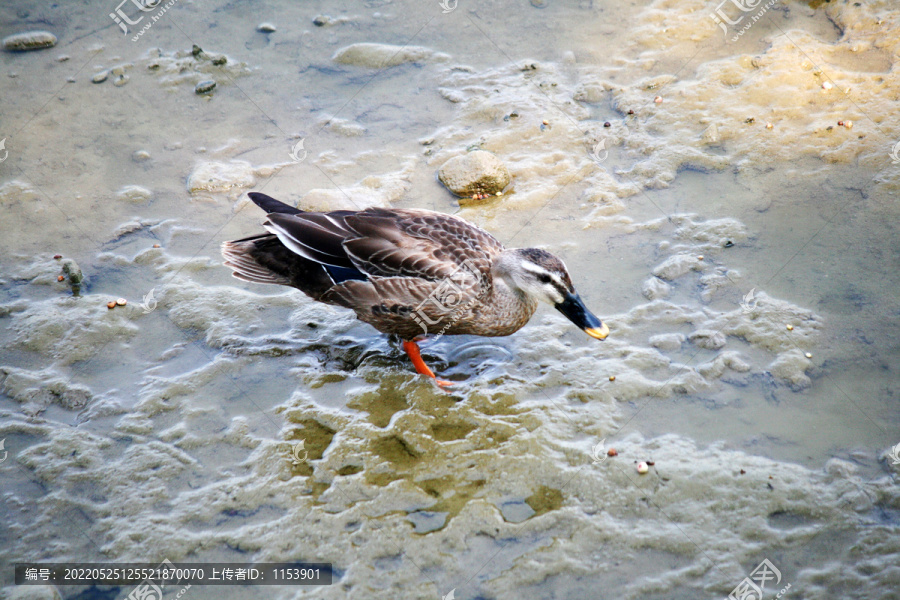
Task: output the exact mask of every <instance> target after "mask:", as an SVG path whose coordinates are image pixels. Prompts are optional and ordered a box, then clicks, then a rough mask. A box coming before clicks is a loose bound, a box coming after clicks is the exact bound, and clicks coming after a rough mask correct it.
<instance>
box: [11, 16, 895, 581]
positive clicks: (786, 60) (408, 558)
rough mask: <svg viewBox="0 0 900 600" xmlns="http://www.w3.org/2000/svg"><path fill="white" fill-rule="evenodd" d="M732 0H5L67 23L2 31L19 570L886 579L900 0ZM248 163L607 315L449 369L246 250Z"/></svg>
mask: <svg viewBox="0 0 900 600" xmlns="http://www.w3.org/2000/svg"><path fill="white" fill-rule="evenodd" d="M727 4H728V6H725V4H722V5H719V6H720V8H721V10H722V11H724V14H725V15H726V16H727V17H728V18H729V19H730V20H732V21H737V20H738V19H739V18H740V19H741V23H740V24H739V25H735V26H734V27H730V28H728V31H727V32H723V31H722V30H721V29H720V28H719V27H718V26H717V25H716V23H715V21H714V19H713V18H711V15H712V14H714V11H715V10H716V6H715V5H714V4H712V3H706V2H702V1H699V0H688V1H684V0H682V1H678V2H675V1H666V0H656V1H641V2H606V1H602V2H601V1H597V0H594V1H587V0H585V1H580V2H566V3H564V2H556V1H554V0H550V1H549V2H544V1H537V0H534V1H532V2H530V3H523V2H508V1H506V0H500V1H496V2H479V3H472V2H466V1H464V0H460V2H458V3H457V2H452V3H450V2H448V3H445V5H444V6H443V7H442V6H441V4H439V3H438V2H433V3H421V2H412V1H409V2H406V1H396V2H390V1H384V2H374V1H373V2H366V3H350V2H347V3H341V2H318V3H317V2H307V3H294V2H270V3H266V4H265V5H262V4H260V3H251V2H231V3H228V2H204V1H199V0H198V1H194V2H189V1H187V0H178V1H177V2H175V3H174V4H173V5H172V6H171V8H168V9H167V10H166V12H165V13H164V14H162V15H161V16H159V18H158V19H157V20H156V21H152V20H151V16H152V15H157V12H158V10H159V9H157V12H148V13H147V15H146V16H145V18H144V19H143V21H142V22H141V23H139V24H138V25H135V26H130V28H129V33H128V34H125V33H123V31H122V30H121V29H120V28H119V27H118V26H117V25H116V23H115V22H114V21H113V20H112V19H111V18H110V17H109V13H110V12H112V11H114V10H115V9H116V7H115V5H114V4H112V3H110V4H107V3H105V2H89V3H80V4H78V5H72V6H68V5H51V6H47V5H45V4H43V3H32V2H26V1H22V2H13V3H7V4H5V5H4V6H2V7H0V34H2V35H3V36H6V35H10V34H14V33H20V32H23V31H29V30H47V31H50V32H51V33H53V34H54V35H56V36H57V38H58V43H57V45H56V46H55V47H53V48H49V49H43V50H32V51H27V52H9V51H3V52H0V61H2V71H0V77H2V80H3V82H4V83H3V89H4V92H5V93H4V94H3V102H2V105H0V115H2V123H3V128H4V129H3V131H2V132H0V136H4V138H5V140H6V141H5V150H6V151H7V152H8V155H7V157H6V158H5V160H3V162H2V163H0V207H2V209H3V223H2V232H3V235H2V236H0V250H2V255H0V264H2V272H0V320H2V322H3V325H4V327H3V329H2V331H0V342H2V348H3V350H2V359H0V415H2V416H0V439H3V440H4V452H6V453H8V454H7V458H6V459H5V460H3V461H2V463H0V474H2V476H3V481H4V485H3V492H2V494H3V496H2V498H3V502H2V511H3V519H2V521H0V522H2V528H0V532H2V540H0V541H2V543H0V562H2V563H3V564H4V565H7V566H4V568H3V571H2V572H0V578H2V581H0V585H2V586H5V587H2V588H0V595H2V597H9V598H35V597H41V598H54V597H60V596H61V597H63V598H74V597H80V598H101V597H102V598H125V597H127V596H128V594H129V593H130V592H131V588H124V587H123V588H111V589H110V588H91V589H85V588H70V587H60V588H57V589H53V588H49V587H44V588H36V587H28V588H21V587H19V588H17V587H15V586H14V585H13V583H12V570H11V569H10V568H8V565H10V564H11V563H13V562H16V561H21V560H31V561H51V560H57V561H64V560H69V561H72V560H79V561H98V562H99V561H117V562H122V561H150V562H159V561H162V560H163V559H166V558H168V559H169V560H172V561H184V562H197V561H215V560H233V561H241V562H250V561H311V562H330V563H332V564H333V574H334V584H333V585H331V586H328V587H315V588H312V587H309V588H308V587H273V588H267V589H266V594H267V597H273V598H285V599H287V598H398V597H400V598H407V597H408V598H435V597H437V598H440V597H445V596H447V595H448V594H450V592H451V590H454V591H453V595H451V596H449V597H455V598H520V597H528V598H532V597H534V598H588V597H589V598H692V599H693V598H721V597H726V596H727V595H728V594H729V593H730V592H731V591H732V590H733V589H735V587H736V586H738V585H739V584H740V583H741V582H742V580H743V579H744V578H745V577H747V576H749V575H750V573H751V571H753V570H754V569H755V568H756V567H757V565H759V564H760V563H762V561H763V560H764V559H768V560H769V561H770V562H771V564H772V565H774V566H775V567H776V568H777V569H778V570H779V576H780V577H779V579H778V581H777V582H775V581H768V582H767V587H766V590H765V596H764V597H767V598H768V597H774V596H775V595H776V594H777V593H778V592H780V591H781V590H782V589H784V588H785V587H786V586H788V585H790V587H789V589H788V590H787V592H786V594H784V595H783V596H782V597H796V598H810V599H812V598H834V597H844V596H847V595H848V594H850V595H852V596H853V597H859V598H891V597H893V596H892V594H895V593H896V592H895V590H896V589H897V588H898V586H900V580H898V574H897V571H896V564H897V560H898V556H900V536H898V528H900V522H898V514H900V513H898V511H900V494H898V490H897V485H896V481H897V476H898V467H900V464H894V463H895V462H897V463H900V459H897V460H896V461H895V460H894V459H892V457H891V452H892V448H893V447H894V446H895V445H896V444H898V443H900V418H898V411H897V386H896V380H897V375H896V370H897V357H898V347H897V346H898V344H897V340H898V335H900V332H898V325H897V323H898V320H897V315H898V313H900V305H898V300H897V297H896V293H895V290H896V289H897V284H898V276H897V271H898V266H900V256H898V253H900V252H898V244H897V234H896V222H897V212H898V211H897V206H896V200H897V192H898V189H900V164H897V161H892V156H891V152H892V148H893V147H894V145H895V144H897V143H898V142H900V105H898V104H897V102H896V98H897V97H898V95H900V79H898V75H897V68H898V67H897V60H898V58H897V57H898V55H900V35H898V33H897V32H898V31H900V12H898V10H897V7H896V6H894V5H893V3H891V2H889V1H887V0H884V1H881V2H867V3H864V4H863V5H860V6H855V5H854V4H853V3H849V4H848V3H843V4H840V5H836V3H816V2H813V3H807V2H795V1H790V2H784V1H782V2H776V3H774V4H773V5H772V6H771V7H769V8H766V9H765V10H764V12H763V13H762V14H759V11H760V10H762V9H763V7H765V6H766V4H768V3H760V4H759V6H758V7H757V8H755V9H754V10H753V11H749V12H746V13H742V12H740V11H739V10H738V7H737V6H736V5H734V3H727ZM748 4H750V3H749V2H746V3H744V5H743V6H745V7H746V6H747V5H748ZM819 4H821V6H819ZM832 4H834V5H832ZM122 9H123V10H124V11H125V14H126V15H127V16H128V17H129V18H130V19H131V20H132V21H136V20H137V19H138V17H140V11H138V9H137V8H136V6H135V5H130V4H129V5H128V6H125V5H122ZM757 15H759V16H758V18H757V19H756V21H755V22H753V25H752V27H750V28H749V29H746V30H745V31H744V32H743V33H741V34H740V35H738V32H739V31H741V30H742V27H743V26H744V25H745V24H747V23H750V22H751V21H753V18H754V16H757ZM314 19H315V20H316V22H317V23H319V24H320V25H317V24H315V23H314ZM266 21H267V22H269V23H271V24H273V25H274V26H275V31H274V32H260V31H258V30H257V26H258V25H260V24H261V23H263V22H266ZM148 23H152V26H151V27H150V28H149V29H146V30H144V32H143V33H141V34H140V35H139V36H138V35H137V34H138V32H140V31H141V28H142V27H144V26H145V25H146V24H148ZM135 37H136V40H134V41H133V38H135ZM733 38H734V41H731V40H732V39H733ZM361 43H367V44H382V45H387V46H393V47H386V46H366V47H362V48H361V49H360V48H350V49H348V47H350V46H351V45H353V44H361ZM194 46H196V47H197V48H196V49H193V47H194ZM192 49H193V50H192ZM198 50H199V51H198ZM336 56H337V57H338V59H337V60H336V59H335V57H336ZM348 57H349V58H348ZM387 64H390V65H392V66H384V67H381V68H379V67H380V65H387ZM373 65H374V66H373ZM104 76H105V77H104ZM95 79H96V80H98V81H100V80H102V81H100V82H99V83H94V82H93V81H92V80H95ZM208 81H214V82H215V83H216V86H215V88H214V89H213V90H212V91H211V92H209V93H203V94H198V93H196V92H195V88H196V86H197V85H198V84H203V83H205V82H208ZM838 122H841V123H843V124H842V125H839V124H838ZM605 123H609V126H608V127H607V126H605ZM476 147H477V148H481V149H484V150H488V151H491V152H493V153H495V154H496V155H497V156H498V157H499V158H500V159H501V160H503V161H504V163H505V164H506V165H507V166H508V168H509V170H510V172H511V174H512V177H513V182H512V185H511V188H510V189H509V190H508V192H507V193H506V194H504V195H503V196H502V197H500V198H495V199H489V200H487V201H485V202H482V203H480V204H479V203H476V204H467V206H466V207H465V208H460V206H459V203H458V201H457V199H455V198H454V197H453V196H452V195H451V194H449V193H448V192H447V191H446V190H445V189H444V188H443V187H442V186H441V185H440V184H439V183H438V182H437V179H436V177H435V172H436V170H437V169H438V168H439V167H440V165H441V164H443V162H445V161H446V160H447V159H449V158H451V157H453V156H457V155H459V154H461V153H464V152H466V150H467V149H473V148H476ZM894 154H895V155H896V151H895V152H894ZM898 161H900V159H898ZM252 190H258V191H264V192H265V193H267V194H270V195H272V196H275V197H277V198H281V199H283V200H285V201H288V202H291V203H296V204H298V205H299V206H300V207H302V208H309V209H336V208H354V207H357V208H361V207H365V206H376V205H378V206H402V207H422V208H430V209H433V210H439V211H444V212H458V213H459V214H460V215H462V216H463V217H465V218H467V219H470V220H472V221H473V222H476V223H478V224H479V225H481V226H482V227H484V228H486V229H488V230H489V231H491V232H493V233H494V234H495V235H497V237H498V238H500V239H501V240H502V241H503V242H504V243H506V244H508V245H512V246H540V247H544V248H547V249H549V250H551V251H553V252H555V253H557V254H558V255H560V256H561V257H563V258H564V260H565V262H566V263H567V265H568V267H569V270H570V272H571V273H572V278H573V280H574V281H575V284H576V286H577V287H578V289H579V291H580V293H581V295H582V297H583V298H585V300H586V301H587V303H588V304H589V305H590V306H591V307H592V308H593V309H594V310H595V312H596V313H597V314H598V315H600V316H602V317H603V318H604V320H605V321H607V322H608V323H609V325H610V328H611V330H612V333H611V335H610V337H609V338H608V339H607V340H606V341H605V342H603V343H601V342H598V341H596V340H592V339H590V338H587V337H586V336H585V335H584V334H583V333H582V332H579V331H577V330H576V329H574V328H573V327H572V326H571V324H570V323H568V322H567V321H566V320H565V319H564V318H563V317H562V316H561V315H559V314H558V313H556V311H553V310H552V308H550V307H544V308H542V309H541V310H540V311H539V312H538V314H537V315H536V316H535V318H534V319H533V320H532V322H531V323H530V324H529V326H527V327H526V328H524V329H523V330H521V331H520V332H518V333H517V334H515V335H513V336H511V337H509V338H500V339H479V338H467V337H461V338H441V339H439V340H436V341H434V342H431V343H428V344H426V345H425V346H424V354H425V357H426V359H427V360H428V361H429V362H430V363H431V364H432V365H433V366H434V367H436V370H438V371H439V372H440V374H441V375H442V376H444V377H446V378H449V379H452V380H454V381H456V385H455V386H454V387H453V388H452V391H451V392H450V393H443V392H440V391H438V390H436V389H435V388H434V387H433V386H432V385H431V384H429V383H428V382H426V381H423V380H422V379H421V378H419V377H417V376H416V375H415V374H414V373H413V370H412V368H411V366H410V364H409V362H408V360H407V359H406V358H405V357H404V356H403V355H402V352H401V350H400V349H399V347H398V346H397V344H396V342H395V341H392V340H388V339H387V338H385V337H383V336H381V335H379V334H378V333H377V332H375V331H374V330H373V329H371V328H370V327H368V326H367V325H364V324H362V323H359V322H358V321H356V320H355V319H353V318H351V316H350V315H348V314H347V312H346V311H343V310H339V309H334V308H330V307H326V306H322V305H316V304H313V303H312V302H310V301H309V300H308V299H306V298H305V297H303V296H302V295H301V294H299V293H296V292H292V291H288V290H283V289H278V288H267V287H264V286H259V285H252V284H244V283H241V282H238V281H237V280H235V279H233V278H231V277H230V275H229V272H228V270H227V269H225V268H224V267H222V265H221V259H220V257H219V253H218V246H219V244H220V243H221V242H222V241H225V240H229V239H234V238H237V237H242V236H245V235H249V234H251V233H254V232H256V231H258V230H259V223H260V221H261V215H260V213H259V211H258V210H257V209H256V208H255V207H254V206H253V205H252V204H248V202H247V200H246V192H247V191H252ZM56 254H60V255H62V256H63V259H60V260H57V259H54V258H53V257H54V255H56ZM66 259H72V260H74V261H75V262H76V263H77V264H78V265H79V266H80V269H81V271H82V272H83V274H84V277H85V279H84V281H83V282H82V283H81V284H80V286H78V288H77V289H74V290H73V286H72V285H71V282H70V281H69V280H66V279H65V277H64V280H63V281H58V276H59V275H60V274H62V262H63V261H64V260H66ZM119 297H122V298H124V299H126V300H127V304H126V305H125V306H118V307H116V308H114V309H108V308H107V302H109V301H110V300H115V299H116V298H119ZM300 441H302V442H303V450H302V452H301V456H305V460H299V461H298V460H295V456H294V454H293V452H292V450H293V449H294V448H297V444H298V443H299V442H300ZM611 447H614V448H615V449H616V450H617V452H618V455H617V456H614V457H607V456H606V451H607V449H609V448H611ZM0 456H3V454H2V453H0ZM638 461H649V462H651V463H653V464H652V466H650V469H649V472H648V473H646V474H644V475H639V474H638V473H637V470H636V464H637V462H638ZM776 583H777V585H776ZM851 590H852V593H851ZM179 591H180V588H174V587H171V586H170V587H168V588H167V589H166V594H167V595H166V597H167V598H168V597H175V595H176V594H177V593H178V592H179ZM257 593H258V590H254V589H250V588H246V587H227V588H225V587H199V586H195V587H193V588H191V589H190V590H188V591H187V592H186V594H185V595H184V596H183V597H192V598H193V597H196V598H206V597H219V598H244V597H251V596H255V595H256V594H257ZM78 594H82V595H80V596H79V595H78ZM187 594H189V596H188V595H187Z"/></svg>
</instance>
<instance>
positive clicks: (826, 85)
mask: <svg viewBox="0 0 900 600" xmlns="http://www.w3.org/2000/svg"><path fill="white" fill-rule="evenodd" d="M833 87H834V86H833V85H831V82H830V81H823V82H822V89H823V90H825V91H828V90H830V89H831V88H833Z"/></svg>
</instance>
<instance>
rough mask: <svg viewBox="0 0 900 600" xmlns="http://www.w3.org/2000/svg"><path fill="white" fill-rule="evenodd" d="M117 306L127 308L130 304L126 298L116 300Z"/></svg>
mask: <svg viewBox="0 0 900 600" xmlns="http://www.w3.org/2000/svg"><path fill="white" fill-rule="evenodd" d="M116 304H118V305H119V306H125V305H126V304H128V300H126V299H125V298H119V299H117V300H116Z"/></svg>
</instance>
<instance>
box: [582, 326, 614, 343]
mask: <svg viewBox="0 0 900 600" xmlns="http://www.w3.org/2000/svg"><path fill="white" fill-rule="evenodd" d="M584 332H585V333H586V334H588V335H589V336H591V337H592V338H597V339H598V340H605V339H606V336H608V335H609V327H607V326H606V323H601V324H600V327H588V328H586V329H585V330H584Z"/></svg>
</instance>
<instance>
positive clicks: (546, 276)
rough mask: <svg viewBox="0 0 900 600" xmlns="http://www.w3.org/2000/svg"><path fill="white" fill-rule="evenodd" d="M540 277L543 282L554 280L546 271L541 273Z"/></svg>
mask: <svg viewBox="0 0 900 600" xmlns="http://www.w3.org/2000/svg"><path fill="white" fill-rule="evenodd" d="M538 279H539V280H540V282H541V283H550V282H551V281H553V279H552V278H551V277H550V276H549V275H547V274H546V273H541V274H540V275H538Z"/></svg>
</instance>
